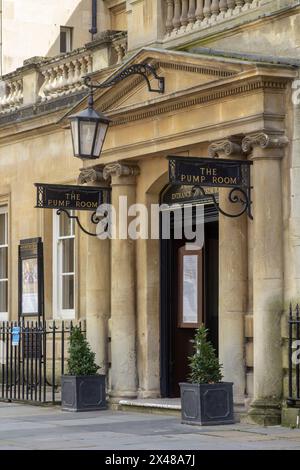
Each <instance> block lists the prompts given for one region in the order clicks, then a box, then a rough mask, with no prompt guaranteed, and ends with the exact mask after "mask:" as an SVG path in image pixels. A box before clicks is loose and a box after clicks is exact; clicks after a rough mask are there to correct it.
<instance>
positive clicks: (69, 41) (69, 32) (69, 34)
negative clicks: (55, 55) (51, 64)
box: [59, 26, 73, 54]
mask: <svg viewBox="0 0 300 470" xmlns="http://www.w3.org/2000/svg"><path fill="white" fill-rule="evenodd" d="M61 33H66V50H65V51H62V50H61V49H62V48H61ZM72 50H73V27H71V26H61V27H60V30H59V53H60V54H68V53H69V52H72Z"/></svg>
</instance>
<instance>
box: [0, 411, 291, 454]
mask: <svg viewBox="0 0 300 470" xmlns="http://www.w3.org/2000/svg"><path fill="white" fill-rule="evenodd" d="M16 449H34V450H40V449H62V450H63V449H82V450H85V449H91V450H92V449H105V450H142V449H146V450H163V449H166V450H176V449H178V450H181V449H182V450H202V449H213V450H218V449H219V450H223V449H227V450H235V449H236V450H240V449H245V450H247V449H249V450H256V449H261V450H263V449H270V450H275V449H295V450H296V449H297V450H300V430H299V429H294V430H292V429H287V428H282V427H280V426H274V427H268V428H266V427H259V426H253V425H250V424H241V423H238V424H235V425H227V426H203V427H201V426H189V425H183V424H181V423H180V419H178V418H177V417H173V416H169V415H166V416H165V415H153V414H144V413H137V412H122V411H110V410H107V411H99V412H86V413H70V412H62V411H61V410H60V408H59V407H47V408H43V407H36V406H30V405H21V404H15V403H10V404H9V403H0V450H16Z"/></svg>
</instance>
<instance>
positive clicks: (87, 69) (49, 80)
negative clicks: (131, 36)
mask: <svg viewBox="0 0 300 470" xmlns="http://www.w3.org/2000/svg"><path fill="white" fill-rule="evenodd" d="M126 53H127V35H126V33H125V32H120V31H104V32H102V33H100V34H99V35H98V37H97V38H96V39H95V40H94V41H93V42H91V43H88V44H86V45H85V46H84V47H82V48H80V49H77V50H75V51H72V52H70V53H68V54H64V55H61V54H60V55H58V56H55V57H51V58H48V57H32V58H30V59H28V60H26V61H24V65H23V67H20V68H18V69H17V70H15V71H14V72H12V73H10V74H7V75H4V76H2V77H1V79H0V115H4V114H8V113H12V112H14V111H17V110H18V109H19V108H24V107H26V106H32V105H36V104H41V103H48V102H50V101H52V100H55V99H59V98H63V97H64V96H67V95H72V94H76V93H80V92H82V91H84V90H85V88H86V86H85V84H84V80H83V78H84V76H86V75H88V74H89V73H92V72H96V71H100V70H102V69H105V68H106V67H111V66H114V65H118V64H121V62H122V61H123V59H124V57H125V55H126Z"/></svg>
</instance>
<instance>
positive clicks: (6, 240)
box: [0, 203, 9, 321]
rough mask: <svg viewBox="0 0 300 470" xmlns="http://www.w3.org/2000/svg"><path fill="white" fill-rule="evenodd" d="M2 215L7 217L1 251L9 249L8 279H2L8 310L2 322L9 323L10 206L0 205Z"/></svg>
mask: <svg viewBox="0 0 300 470" xmlns="http://www.w3.org/2000/svg"><path fill="white" fill-rule="evenodd" d="M0 214H4V215H5V243H4V244H0V249H2V248H6V249H7V277H6V278H1V279H0V283H2V282H6V285H7V300H6V301H7V308H6V311H5V312H4V311H3V312H2V311H0V321H8V318H9V210H8V204H1V203H0Z"/></svg>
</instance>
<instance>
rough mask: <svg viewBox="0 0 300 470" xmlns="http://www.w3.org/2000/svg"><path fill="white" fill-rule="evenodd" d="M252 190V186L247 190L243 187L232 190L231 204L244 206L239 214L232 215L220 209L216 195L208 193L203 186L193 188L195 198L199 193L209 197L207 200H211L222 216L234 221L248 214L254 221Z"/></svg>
mask: <svg viewBox="0 0 300 470" xmlns="http://www.w3.org/2000/svg"><path fill="white" fill-rule="evenodd" d="M251 189H252V186H249V187H245V188H241V187H239V186H237V187H235V188H232V189H231V190H230V191H229V194H228V200H229V201H230V202H232V203H233V204H237V203H240V204H241V205H242V209H241V210H240V211H239V212H237V213H236V214H230V213H229V212H226V211H224V209H222V208H221V207H220V204H219V202H218V201H217V198H216V196H215V194H212V193H206V192H205V190H204V188H203V187H202V186H197V185H196V186H193V188H192V193H193V195H194V196H197V195H198V194H197V192H200V194H199V195H202V196H204V197H207V198H211V200H212V203H213V205H214V206H215V208H216V209H217V211H218V212H220V214H222V215H225V216H226V217H231V218H232V219H234V218H236V217H240V216H241V215H243V214H244V213H245V212H246V214H247V216H248V217H249V219H251V220H253V215H252V211H251V205H252V201H251ZM238 193H240V194H238Z"/></svg>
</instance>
